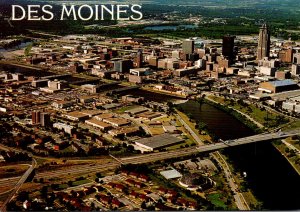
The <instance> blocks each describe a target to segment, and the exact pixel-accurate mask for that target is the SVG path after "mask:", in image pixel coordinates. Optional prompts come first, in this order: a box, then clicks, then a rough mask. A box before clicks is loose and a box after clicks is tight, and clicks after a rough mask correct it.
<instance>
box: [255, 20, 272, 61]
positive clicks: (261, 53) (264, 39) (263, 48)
mask: <svg viewBox="0 0 300 212" xmlns="http://www.w3.org/2000/svg"><path fill="white" fill-rule="evenodd" d="M270 38H271V35H270V30H269V28H268V26H267V24H264V25H262V27H261V28H260V30H259V37H258V47H257V59H258V60H262V59H264V58H265V57H269V56H270V45H271V40H270Z"/></svg>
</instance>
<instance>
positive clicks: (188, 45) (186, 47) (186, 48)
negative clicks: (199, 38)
mask: <svg viewBox="0 0 300 212" xmlns="http://www.w3.org/2000/svg"><path fill="white" fill-rule="evenodd" d="M182 49H183V53H184V54H185V55H187V54H189V55H190V54H193V53H194V50H195V41H193V40H189V39H187V40H184V41H183V43H182Z"/></svg>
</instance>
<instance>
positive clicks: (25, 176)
mask: <svg viewBox="0 0 300 212" xmlns="http://www.w3.org/2000/svg"><path fill="white" fill-rule="evenodd" d="M36 166H37V162H36V160H35V159H34V158H33V159H32V164H31V165H30V167H29V169H28V170H27V171H26V172H25V173H24V174H23V176H22V177H21V178H20V179H19V181H18V183H17V184H16V185H15V187H14V188H13V189H12V192H11V193H10V194H9V196H8V198H7V199H6V200H5V201H4V202H3V205H2V206H1V209H0V211H1V212H5V211H6V204H7V203H9V202H10V201H11V200H12V199H13V198H14V196H15V194H17V193H18V191H19V189H20V188H21V186H22V185H23V184H24V183H25V181H26V180H27V178H28V177H29V175H30V174H31V173H32V172H33V170H34V169H35V168H36Z"/></svg>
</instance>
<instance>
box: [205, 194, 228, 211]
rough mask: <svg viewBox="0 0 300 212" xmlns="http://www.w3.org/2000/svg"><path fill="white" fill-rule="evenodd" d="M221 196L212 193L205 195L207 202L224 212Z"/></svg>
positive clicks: (224, 205) (224, 206)
mask: <svg viewBox="0 0 300 212" xmlns="http://www.w3.org/2000/svg"><path fill="white" fill-rule="evenodd" d="M222 197H223V196H222V194H220V193H214V194H209V195H207V198H208V200H209V201H210V202H211V203H212V204H213V205H214V206H216V207H217V208H222V209H224V210H226V208H227V206H226V204H225V202H224V201H223V200H222Z"/></svg>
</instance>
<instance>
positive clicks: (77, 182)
mask: <svg viewBox="0 0 300 212" xmlns="http://www.w3.org/2000/svg"><path fill="white" fill-rule="evenodd" d="M90 182H91V181H90V180H87V179H85V180H79V181H75V182H73V186H79V185H83V184H87V183H90Z"/></svg>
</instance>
